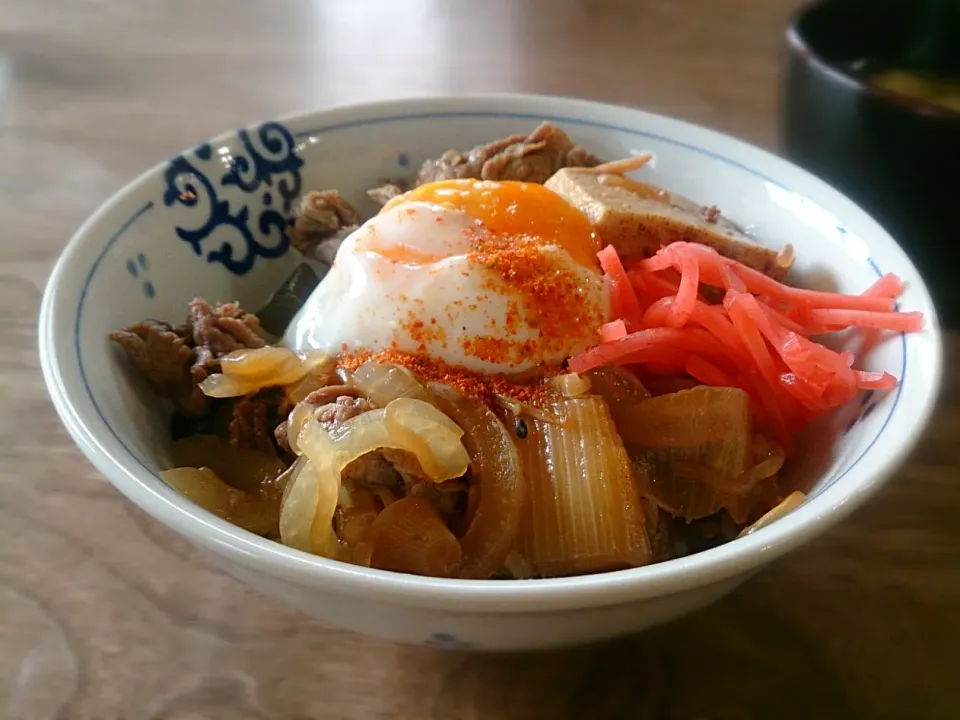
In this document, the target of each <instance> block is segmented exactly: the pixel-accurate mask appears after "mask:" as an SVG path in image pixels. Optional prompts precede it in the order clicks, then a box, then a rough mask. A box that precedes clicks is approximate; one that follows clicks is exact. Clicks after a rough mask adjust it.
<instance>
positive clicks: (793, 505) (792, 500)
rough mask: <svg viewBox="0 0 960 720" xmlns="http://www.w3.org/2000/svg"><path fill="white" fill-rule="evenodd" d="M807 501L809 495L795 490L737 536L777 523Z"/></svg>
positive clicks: (743, 535)
mask: <svg viewBox="0 0 960 720" xmlns="http://www.w3.org/2000/svg"><path fill="white" fill-rule="evenodd" d="M806 501H807V496H806V495H804V494H803V493H802V492H800V491H794V492H792V493H790V494H789V495H787V497H785V498H784V499H783V501H782V502H781V503H780V504H779V505H777V506H776V507H775V508H773V509H772V510H771V511H770V512H768V513H766V514H765V515H764V516H763V517H761V518H760V519H759V520H757V521H756V522H755V523H753V525H751V526H750V527H746V528H744V529H743V530H742V531H741V532H740V534H739V535H737V537H738V538H741V537H745V536H747V535H750V534H751V533H755V532H756V531H757V530H760V529H762V528H765V527H767V526H768V525H771V524H773V523H775V522H776V521H777V520H779V519H780V518H782V517H784V516H786V515H789V514H790V513H792V512H793V511H794V510H796V509H797V508H798V507H800V506H801V505H803V504H804V503H805V502H806Z"/></svg>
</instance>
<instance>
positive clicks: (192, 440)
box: [170, 435, 286, 497]
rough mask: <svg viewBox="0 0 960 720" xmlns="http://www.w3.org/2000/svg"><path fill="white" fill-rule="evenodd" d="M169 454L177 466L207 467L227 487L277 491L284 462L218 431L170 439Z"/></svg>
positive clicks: (254, 490)
mask: <svg viewBox="0 0 960 720" xmlns="http://www.w3.org/2000/svg"><path fill="white" fill-rule="evenodd" d="M170 455H171V457H172V459H173V464H174V465H175V466H177V467H195V468H199V467H207V468H210V469H211V470H213V472H214V473H216V474H217V476H218V477H220V478H221V479H222V480H223V481H224V482H226V483H227V484H228V485H230V486H231V487H234V488H237V489H238V490H243V491H245V492H252V493H260V492H267V493H277V495H278V497H279V487H278V485H277V479H278V478H279V476H280V475H281V473H283V472H284V470H286V464H285V463H284V462H283V461H282V460H280V459H279V458H278V457H276V456H274V455H267V454H266V453H264V452H260V451H258V450H249V449H247V448H239V447H237V446H236V445H232V444H231V443H230V442H229V441H228V440H226V439H224V438H222V437H220V436H218V435H190V436H189V437H185V438H180V439H179V440H174V441H173V443H171V445H170Z"/></svg>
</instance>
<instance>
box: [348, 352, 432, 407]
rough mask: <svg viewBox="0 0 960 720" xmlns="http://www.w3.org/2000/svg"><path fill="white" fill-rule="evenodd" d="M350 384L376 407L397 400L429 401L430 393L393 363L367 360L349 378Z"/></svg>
mask: <svg viewBox="0 0 960 720" xmlns="http://www.w3.org/2000/svg"><path fill="white" fill-rule="evenodd" d="M350 383H351V384H352V385H353V386H354V387H356V388H357V389H358V390H359V391H360V392H362V393H363V394H364V396H365V397H366V398H367V399H369V400H370V401H371V402H372V403H373V404H374V405H376V406H378V407H386V406H387V404H388V403H390V402H391V401H393V400H396V399H397V398H415V399H417V400H423V401H424V402H429V401H430V393H428V392H427V391H426V388H424V386H423V384H421V382H420V381H419V380H417V378H416V377H415V376H414V374H413V373H412V372H410V371H409V370H408V369H407V368H405V367H403V366H401V365H394V364H393V363H382V362H378V361H377V360H368V361H367V362H365V363H364V364H363V365H361V366H360V367H358V368H357V369H356V370H355V371H354V372H353V375H351V376H350Z"/></svg>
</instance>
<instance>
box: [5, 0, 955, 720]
mask: <svg viewBox="0 0 960 720" xmlns="http://www.w3.org/2000/svg"><path fill="white" fill-rule="evenodd" d="M793 5H795V2H794V0H725V2H723V3H720V2H718V0H687V1H686V2H679V1H677V0H672V1H671V0H646V1H645V2H639V0H606V1H601V0H581V1H580V2H576V1H574V0H570V1H567V0H541V1H539V2H521V1H519V0H496V1H494V0H486V1H485V2H467V1H466V0H464V1H463V2H453V1H452V0H406V2H400V1H399V0H339V1H337V0H326V1H324V0H314V1H312V2H308V1H307V0H170V1H168V2H159V1H150V0H126V1H123V0H115V1H114V2H80V1H79V0H44V1H43V2H39V1H34V2H30V0H20V1H18V0H0V157H2V162H0V217H2V218H3V224H2V244H0V304H2V307H3V313H2V315H0V329H2V332H0V402H2V412H0V717H3V718H11V719H21V718H22V719H24V720H35V719H39V718H54V717H56V718H62V719H70V718H81V719H87V718H89V719H94V720H111V719H114V718H124V719H130V720H134V719H141V718H142V719H144V720H146V719H147V718H164V719H167V720H172V719H173V718H177V719H186V718H216V719H219V718H240V719H244V720H245V719H247V718H257V719H263V718H276V719H281V718H282V719H287V718H550V717H568V718H578V719H579V718H628V717H629V718H634V717H636V718H665V719H673V718H691V719H692V718H704V719H705V718H711V719H720V718H723V719H725V720H726V719H730V720H732V719H734V718H736V719H738V720H739V719H741V718H743V719H747V718H787V719H789V718H804V719H807V718H880V717H889V718H957V717H960V689H957V686H956V684H955V681H956V671H957V668H958V666H960V650H958V647H960V612H958V607H960V573H958V572H957V571H958V569H960V531H958V529H957V528H958V527H960V518H958V513H960V482H958V477H957V476H958V459H960V450H958V445H957V439H958V436H960V383H958V378H957V377H956V375H955V374H953V373H948V379H947V386H946V388H945V389H944V392H943V398H942V401H941V405H940V409H939V412H938V414H937V416H936V419H935V420H934V422H933V424H932V426H931V428H930V430H929V432H928V433H927V435H926V438H925V440H924V441H923V443H922V444H921V446H920V447H919V448H918V449H917V451H916V452H915V453H914V455H913V457H912V458H911V459H910V460H909V461H908V463H907V465H906V467H905V468H904V469H903V471H902V472H900V473H899V476H898V477H897V478H896V480H895V481H893V482H891V483H890V484H889V485H888V486H887V488H886V489H884V490H883V491H882V492H881V493H880V494H879V495H878V496H877V497H876V498H875V499H874V500H872V501H871V502H870V503H869V505H868V506H867V507H865V508H864V509H863V510H861V511H860V512H858V513H857V514H856V515H855V516H854V517H853V518H852V519H851V520H849V521H848V522H845V523H844V524H843V525H842V526H841V527H838V528H836V529H835V530H833V531H831V532H829V533H828V534H827V535H825V536H824V537H822V538H820V539H819V540H818V541H817V542H815V543H813V544H811V545H810V546H808V547H806V548H805V549H803V550H800V551H798V552H796V553H794V554H792V555H790V556H789V557H787V558H785V559H783V560H781V561H779V562H777V563H775V564H774V565H773V566H772V567H771V568H770V569H768V570H766V571H765V572H763V573H761V574H760V575H758V576H757V577H756V578H755V579H754V580H752V581H751V582H749V583H747V584H746V585H745V586H744V587H743V588H742V589H741V590H740V591H738V592H736V593H735V594H734V595H732V596H731V597H729V598H727V599H726V600H724V601H722V602H720V603H718V604H717V605H715V606H713V607H712V608H710V609H708V610H705V611H703V612H701V613H699V614H696V615H694V616H691V617H688V618H685V619H682V620H680V621H677V622H675V623H673V624H671V625H669V626H667V627H664V628H661V629H658V630H654V631H652V632H649V633H647V634H646V635H644V636H642V637H638V638H634V639H628V640H623V641H620V642H616V643H613V644H608V645H604V646H598V647H591V648H586V649H579V650H571V651H568V652H558V653H551V654H542V655H533V656H511V657H490V656H469V655H457V654H448V653H442V652H438V651H434V650H427V649H416V648H404V647H394V646H391V645H387V644H384V643H380V642H377V641H373V640H367V639H364V638H362V637H359V636H356V635H351V634H347V633H342V632H335V631H330V630H326V629H323V628H321V627H319V626H318V625H317V624H316V623H315V622H314V621H312V620H311V619H310V618H307V617H305V616H303V615H301V614H298V613H297V612H294V611H292V610H289V609H287V608H286V607H284V606H282V605H279V604H277V603H276V602H273V601H272V600H268V599H265V598H263V597H261V596H259V595H257V594H256V593H254V592H252V591H251V590H248V589H247V588H245V587H244V586H242V585H239V584H237V583H236V582H234V581H233V580H231V579H230V578H228V577H225V576H224V575H222V574H220V573H219V572H217V571H216V570H214V569H212V568H211V566H210V565H209V564H208V563H207V562H206V561H205V559H204V558H203V557H202V556H200V555H199V554H198V553H197V552H195V551H194V550H193V549H192V548H191V547H190V546H188V545H187V544H186V543H185V542H184V541H182V540H181V539H180V538H178V537H175V536H174V535H172V534H171V533H169V532H167V531H166V530H164V529H163V528H162V527H160V526H159V525H158V524H157V523H155V522H153V521H151V520H149V519H148V518H147V517H145V516H144V515H143V513H141V512H140V511H138V510H137V509H135V508H134V507H132V506H131V505H130V504H129V503H127V502H126V501H124V500H123V499H121V497H120V496H119V494H118V493H117V492H115V491H114V490H113V489H112V488H111V487H110V486H109V485H108V484H107V483H106V482H105V481H104V480H103V479H102V478H101V477H100V476H99V475H98V474H97V473H96V472H95V471H94V470H93V469H92V468H91V467H90V465H89V464H88V463H87V462H86V461H85V460H84V459H83V457H82V456H81V455H80V453H79V452H78V451H77V449H76V448H75V447H74V445H73V443H72V442H71V441H70V439H69V438H68V437H67V434H66V432H65V431H64V430H63V429H62V427H61V426H60V423H59V421H58V420H57V418H56V416H55V414H54V411H53V409H52V407H51V405H50V403H49V401H48V399H47V394H46V392H45V390H44V387H43V383H42V381H41V378H40V372H39V367H38V360H37V352H36V324H35V319H36V317H37V312H38V308H39V303H40V296H41V291H42V289H43V285H44V282H45V279H46V276H47V274H48V272H49V269H50V267H51V264H52V262H53V260H54V258H55V257H56V255H57V253H59V252H60V250H61V248H62V247H63V245H64V243H65V242H66V241H67V238H68V237H69V236H70V234H71V233H72V232H73V231H74V229H75V228H76V227H77V226H78V225H79V223H80V222H81V221H82V220H83V219H84V218H85V217H86V216H87V215H88V214H89V213H91V212H92V211H93V210H94V209H95V208H96V207H97V206H98V205H99V204H100V203H101V202H103V201H104V200H105V199H106V198H107V197H108V196H109V195H110V194H111V193H113V192H114V191H115V190H117V189H119V188H120V187H121V186H122V185H123V184H124V183H125V182H127V181H128V180H130V179H131V178H132V177H133V176H134V175H135V174H137V173H139V172H140V171H141V170H142V169H144V168H146V167H148V166H150V165H152V164H154V163H156V162H157V161H159V160H161V159H163V158H166V157H168V156H170V155H171V154H173V153H174V152H176V151H178V150H179V149H181V148H183V147H186V146H188V145H191V144H192V143H195V142H196V141H198V140H201V139H203V138H205V137H207V136H210V135H213V134H215V133H217V132H219V131H221V130H222V129H223V128H228V127H235V126H238V125H241V124H244V123H247V122H250V121H253V120H256V119H258V118H268V117H272V116H275V115H277V114H281V113H285V112H288V111H291V110H294V109H298V108H310V107H317V106H327V105H334V104H339V103H346V102H351V101H356V100H366V99H373V98H382V97H387V96H394V97H395V96H402V95H410V94H438V93H451V92H469V91H492V90H516V91H535V92H543V93H558V94H565V95H576V96H582V97H588V98H594V99H598V100H605V101H612V102H620V103H627V104H632V105H638V106H642V107H645V108H648V109H652V110H654V111H657V112H662V113H666V114H670V115H675V116H679V117H683V118H686V119H689V120H692V121H694V122H699V123H703V124H706V125H710V126H713V127H716V128H719V129H720V130H724V131H727V132H729V133H732V134H734V135H738V136H741V137H744V138H746V139H748V140H750V141H753V142H755V143H758V144H760V145H763V146H767V147H774V146H775V142H776V136H775V101H776V96H775V90H776V83H777V60H778V53H779V49H780V38H781V35H782V29H783V27H784V24H785V20H786V17H787V14H788V13H789V11H790V10H791V9H792V6H793ZM949 353H950V356H949V359H948V366H949V365H951V364H952V365H953V366H956V365H957V364H958V363H960V335H953V336H951V337H950V338H949Z"/></svg>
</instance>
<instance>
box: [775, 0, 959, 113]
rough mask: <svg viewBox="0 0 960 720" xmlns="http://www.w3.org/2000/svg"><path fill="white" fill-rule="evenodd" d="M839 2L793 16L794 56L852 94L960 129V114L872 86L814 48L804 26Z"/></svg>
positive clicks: (823, 1)
mask: <svg viewBox="0 0 960 720" xmlns="http://www.w3.org/2000/svg"><path fill="white" fill-rule="evenodd" d="M836 2H837V0H815V2H811V3H808V4H806V5H802V6H801V7H799V8H797V9H796V10H794V11H793V12H792V13H791V14H790V19H789V20H788V22H787V29H786V41H787V47H788V48H789V50H790V52H791V53H793V54H794V55H796V56H798V57H801V58H803V59H804V60H805V61H806V62H807V63H808V64H809V65H811V66H812V67H814V68H815V69H816V70H817V71H818V72H819V73H821V74H822V75H825V76H826V77H828V78H829V79H831V80H832V81H834V82H836V83H839V84H840V85H843V86H845V87H847V88H849V89H851V90H854V91H857V92H860V93H863V94H864V95H868V96H870V97H873V98H875V99H876V100H878V101H880V102H883V103H884V104H886V105H888V106H891V107H895V108H898V109H900V110H903V111H904V112H906V113H907V114H909V115H915V116H918V117H922V118H930V119H934V120H938V121H945V122H947V123H951V124H953V123H956V124H958V125H960V110H951V109H950V108H947V107H943V106H942V105H937V104H935V103H931V102H927V101H925V100H921V99H919V98H915V97H911V96H909V95H904V94H902V93H898V92H894V91H892V90H885V89H883V88H879V87H875V86H873V85H869V84H867V83H866V82H864V81H863V80H862V79H861V78H859V77H857V76H855V75H852V74H850V73H847V72H844V71H843V70H842V69H840V68H839V67H837V66H836V65H835V64H834V63H832V62H830V61H829V60H827V59H826V58H825V57H824V56H823V55H822V54H821V53H820V52H819V51H818V50H817V49H816V48H814V46H813V44H812V43H811V42H810V41H809V40H808V39H807V37H806V35H805V34H804V33H803V32H802V30H801V28H800V25H801V23H802V22H803V21H804V20H805V19H806V18H807V17H809V16H810V15H811V14H813V13H815V12H817V11H818V10H820V9H821V8H823V7H826V6H827V5H833V4H836Z"/></svg>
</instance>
